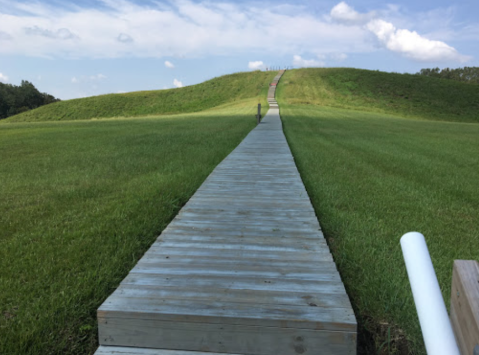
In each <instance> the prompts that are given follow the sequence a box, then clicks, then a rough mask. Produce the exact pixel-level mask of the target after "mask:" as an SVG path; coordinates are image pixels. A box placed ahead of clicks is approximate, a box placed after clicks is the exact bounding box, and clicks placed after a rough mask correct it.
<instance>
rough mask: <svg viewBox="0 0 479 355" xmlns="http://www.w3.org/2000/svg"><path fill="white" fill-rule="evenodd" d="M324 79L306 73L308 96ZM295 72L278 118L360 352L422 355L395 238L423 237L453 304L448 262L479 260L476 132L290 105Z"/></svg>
mask: <svg viewBox="0 0 479 355" xmlns="http://www.w3.org/2000/svg"><path fill="white" fill-rule="evenodd" d="M322 71H323V70H321V69H319V70H312V71H311V72H310V78H309V79H308V80H309V81H308V83H311V84H309V85H312V86H311V87H308V86H306V85H305V87H303V90H304V91H305V92H312V91H314V90H316V92H317V93H318V96H319V93H321V92H322V91H323V89H324V88H323V87H318V86H317V85H318V84H317V83H316V80H315V79H314V77H312V76H314V74H315V72H316V73H318V72H319V74H321V75H320V77H321V78H323V75H324V73H323V72H322ZM298 72H299V73H300V74H302V73H301V71H291V72H287V73H286V74H285V77H284V79H285V80H284V81H282V82H281V84H280V86H279V89H278V90H279V93H278V95H279V98H278V101H279V103H280V105H281V117H282V119H283V122H284V129H285V133H286V136H287V139H288V142H289V144H290V146H291V149H292V152H293V155H294V157H295V159H296V163H297V165H298V168H299V171H300V173H301V176H302V178H303V181H304V183H305V185H306V188H307V190H308V193H309V195H310V198H311V200H312V202H313V205H314V207H315V209H316V213H317V215H318V217H319V220H320V222H321V225H322V227H323V231H324V234H325V236H326V238H327V240H328V243H329V245H330V247H331V249H332V252H333V255H334V258H335V261H336V263H337V265H338V268H339V271H340V273H341V276H342V278H343V281H344V282H345V285H346V288H347V290H348V294H349V295H350V298H351V300H352V303H353V306H354V308H355V312H356V315H357V317H358V321H359V324H360V335H359V342H360V350H361V353H362V354H375V353H377V352H378V350H379V349H381V350H380V351H379V353H381V354H389V353H391V354H393V353H398V354H409V353H410V354H425V349H424V346H423V343H422V335H421V331H420V328H419V323H418V320H417V314H416V309H415V306H414V302H413V299H412V293H411V290H410V286H409V281H408V279H407V274H406V270H405V265H404V261H403V257H402V252H401V247H400V244H399V239H400V237H401V236H402V235H403V234H404V233H406V232H409V231H419V232H421V233H423V234H424V235H425V237H426V240H427V242H428V246H429V250H430V252H431V257H432V259H433V263H434V267H435V269H436V273H437V275H438V279H439V282H440V285H441V288H442V291H443V296H444V298H445V300H446V302H447V303H449V299H450V286H451V275H452V263H453V260H454V259H475V260H478V259H479V226H478V224H477V221H478V220H479V154H478V153H479V139H477V137H478V136H479V125H478V124H474V123H461V122H444V121H432V120H417V119H411V118H401V117H399V116H397V115H391V114H384V113H376V112H373V113H368V112H364V111H356V110H345V109H338V108H333V107H324V106H319V105H311V104H310V105H299V104H287V102H289V101H294V100H291V98H290V96H288V95H289V94H290V93H292V92H294V91H295V90H294V89H295V88H297V86H299V85H300V83H299V82H298V77H296V76H295V75H296V74H297V73H298ZM326 72H327V70H326ZM383 75H384V74H383ZM329 80H331V79H329ZM291 82H293V84H289V83H291ZM289 85H290V86H289ZM288 86H289V87H288ZM291 86H293V88H291ZM313 86H314V87H313ZM310 89H311V90H310ZM324 90H326V89H324ZM330 94H331V96H333V97H334V93H330ZM298 96H299V95H298ZM356 99H357V100H358V101H360V100H361V98H356ZM315 100H318V101H320V100H321V98H319V97H314V96H312V97H311V101H313V102H314V101H315ZM378 105H379V104H378ZM455 109H456V110H457V109H461V108H460V107H451V108H450V111H454V110H455ZM384 110H386V109H384ZM401 110H402V109H401V108H400V109H397V110H395V109H394V108H389V111H390V112H391V113H396V114H398V113H401ZM422 110H423V111H424V110H426V107H423V108H422ZM436 110H437V107H436V106H434V105H432V104H431V105H430V106H429V108H428V109H427V112H426V114H425V115H424V116H425V117H424V118H428V119H430V118H431V117H432V116H433V113H435V112H436ZM478 116H479V114H478V113H476V116H475V117H474V116H472V115H471V116H470V117H469V118H467V121H470V120H473V119H474V118H475V119H478V118H479V117H478ZM457 117H458V116H453V117H452V119H451V120H457ZM445 118H446V117H442V118H441V119H442V120H445ZM478 121H479V120H478ZM388 334H389V336H388Z"/></svg>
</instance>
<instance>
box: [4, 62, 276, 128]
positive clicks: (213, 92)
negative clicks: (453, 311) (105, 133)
mask: <svg viewBox="0 0 479 355" xmlns="http://www.w3.org/2000/svg"><path fill="white" fill-rule="evenodd" d="M274 75H275V72H260V71H254V72H247V73H236V74H231V75H225V76H222V77H219V78H214V79H211V80H209V81H205V82H204V83H201V84H198V85H192V86H186V87H183V88H178V89H170V90H154V91H137V92H130V93H125V94H109V95H100V96H92V97H87V98H82V99H75V100H68V101H60V102H56V103H53V104H50V105H46V106H42V107H40V108H38V109H35V110H32V111H27V112H24V113H21V114H19V115H16V116H12V117H10V118H8V119H7V121H9V122H38V121H65V120H85V119H91V118H106V117H136V116H147V115H166V114H179V113H181V114H183V113H189V112H200V111H203V110H207V109H211V108H214V107H218V106H221V105H231V104H236V103H240V102H242V101H244V100H248V99H255V100H258V102H257V103H259V102H262V103H263V106H264V107H266V106H265V105H266V104H267V103H266V93H265V90H264V89H265V87H267V86H268V85H269V83H270V82H271V81H272V79H273V77H274Z"/></svg>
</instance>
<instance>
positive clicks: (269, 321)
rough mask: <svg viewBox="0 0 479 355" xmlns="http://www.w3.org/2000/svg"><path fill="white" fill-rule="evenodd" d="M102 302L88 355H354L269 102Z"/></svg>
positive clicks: (341, 294) (315, 226) (345, 302)
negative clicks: (96, 344) (259, 119)
mask: <svg viewBox="0 0 479 355" xmlns="http://www.w3.org/2000/svg"><path fill="white" fill-rule="evenodd" d="M282 73H283V72H282V71H281V72H279V73H278V75H277V76H276V77H275V79H274V81H273V84H274V85H272V86H271V87H270V91H269V92H268V101H269V102H270V109H269V111H268V113H267V114H266V116H265V117H264V119H263V121H262V122H261V124H259V125H258V126H257V127H256V128H255V129H254V130H253V131H251V132H250V134H249V135H248V136H247V137H246V138H245V139H244V140H243V141H242V142H241V144H240V145H239V146H238V147H237V148H236V149H235V150H234V151H233V152H232V153H231V154H230V155H229V156H228V157H227V158H225V160H224V161H223V162H221V164H219V165H218V166H217V167H216V168H215V170H214V171H213V172H212V173H211V175H210V176H209V177H208V178H207V179H206V180H205V182H204V183H203V184H202V185H201V187H200V188H199V189H198V190H197V192H196V193H195V194H194V196H193V197H192V198H191V199H190V200H189V201H188V203H187V204H186V205H185V206H184V207H183V208H182V210H181V211H180V212H179V214H178V215H177V216H176V217H175V218H174V220H173V221H172V222H171V223H170V224H169V225H168V227H167V228H166V229H165V230H164V231H163V233H162V234H161V235H160V236H159V237H158V239H157V241H156V242H155V243H154V244H153V245H152V246H151V248H150V249H149V250H148V251H147V252H146V253H145V255H144V256H143V257H142V259H141V260H140V261H139V262H138V264H137V265H136V266H135V267H134V268H133V269H132V270H131V272H130V273H129V274H128V276H127V277H126V278H125V279H124V280H123V281H122V283H121V284H120V286H119V287H118V289H117V290H116V291H115V292H114V293H113V294H112V295H111V296H110V297H109V298H108V299H107V300H106V301H105V302H104V303H103V304H102V306H101V307H100V308H99V309H98V323H99V341H100V347H99V349H98V350H97V352H96V355H111V354H123V355H136V354H144V355H187V354H188V355H207V354H209V355H215V354H250V355H292V354H325V355H328V354H329V355H333V354H334V355H342V354H351V355H352V354H356V319H355V316H354V313H353V310H352V308H351V304H350V302H349V298H348V296H347V294H346V291H345V289H344V286H343V283H342V281H341V278H340V276H339V273H338V271H337V269H336V266H335V264H334V261H333V259H332V257H331V254H330V252H329V248H328V246H327V244H326V241H325V240H324V237H323V234H322V233H321V228H320V225H319V222H318V220H317V218H316V215H315V213H314V210H313V207H312V205H311V202H310V200H309V197H308V194H307V192H306V189H305V187H304V185H303V182H302V180H301V177H300V175H299V172H298V170H297V168H296V165H295V163H294V159H293V156H292V154H291V151H290V149H289V146H288V144H287V141H286V138H285V136H284V134H283V129H282V124H281V119H280V116H279V107H278V104H277V102H276V101H275V99H274V95H275V89H276V84H277V83H278V82H279V79H280V77H281V75H282Z"/></svg>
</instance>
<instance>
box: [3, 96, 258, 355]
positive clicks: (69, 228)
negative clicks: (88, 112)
mask: <svg viewBox="0 0 479 355" xmlns="http://www.w3.org/2000/svg"><path fill="white" fill-rule="evenodd" d="M254 103H255V100H252V101H250V102H244V103H243V107H242V108H241V107H238V106H235V107H233V108H224V109H223V110H216V111H214V112H209V113H201V114H188V115H176V116H170V117H165V116H163V117H159V118H152V117H149V118H146V119H142V118H135V119H121V120H115V119H108V120H95V121H70V122H63V123H59V122H54V123H49V122H45V123H11V124H5V125H3V124H2V125H0V134H1V135H2V139H1V140H0V151H1V153H0V154H1V155H2V164H1V166H0V176H1V177H2V186H1V187H0V196H1V197H0V211H1V213H0V222H1V223H0V224H1V225H2V226H6V228H2V231H1V232H0V233H1V234H0V254H1V256H0V276H1V277H0V290H1V293H0V304H1V307H2V308H1V315H0V353H2V354H39V353H42V354H59V353H62V354H85V353H93V351H95V349H96V346H97V323H96V309H97V308H98V306H99V305H100V304H101V303H102V301H103V300H104V299H105V298H106V297H107V296H108V295H110V294H111V292H112V291H113V290H114V289H115V288H116V285H118V283H119V282H120V281H121V280H122V279H123V278H124V277H125V276H126V274H127V273H128V272H129V271H130V269H131V268H132V267H133V266H134V264H135V263H136V261H137V260H138V259H139V258H140V257H141V255H142V254H143V253H144V252H145V251H146V250H147V249H148V247H149V245H150V244H151V243H152V242H153V241H154V240H155V239H156V237H157V236H158V234H159V233H160V232H161V230H162V229H163V228H164V227H165V226H166V225H167V224H168V223H169V221H170V220H171V219H172V218H173V217H174V216H175V215H176V213H177V211H178V210H179V209H180V208H181V207H182V205H183V204H184V203H185V202H186V201H187V200H188V199H189V197H190V196H191V195H192V194H193V193H194V192H195V191H196V189H197V188H198V187H199V186H200V184H201V183H202V182H203V180H204V179H205V178H206V177H207V176H208V175H209V173H210V172H211V171H212V170H213V169H214V168H215V167H216V165H217V164H218V163H219V162H220V161H221V160H222V159H223V158H224V157H226V156H227V155H228V154H229V152H231V151H232V150H233V149H234V148H235V147H236V146H237V144H239V143H240V142H241V140H242V139H243V138H244V137H245V135H246V134H247V133H248V132H249V131H250V130H251V129H252V128H253V127H254V126H255V118H254V114H255V110H256V107H255V105H254Z"/></svg>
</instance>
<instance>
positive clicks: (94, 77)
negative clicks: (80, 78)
mask: <svg viewBox="0 0 479 355" xmlns="http://www.w3.org/2000/svg"><path fill="white" fill-rule="evenodd" d="M89 79H90V80H91V81H99V80H105V79H106V75H103V74H97V75H91V76H90V78H89Z"/></svg>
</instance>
